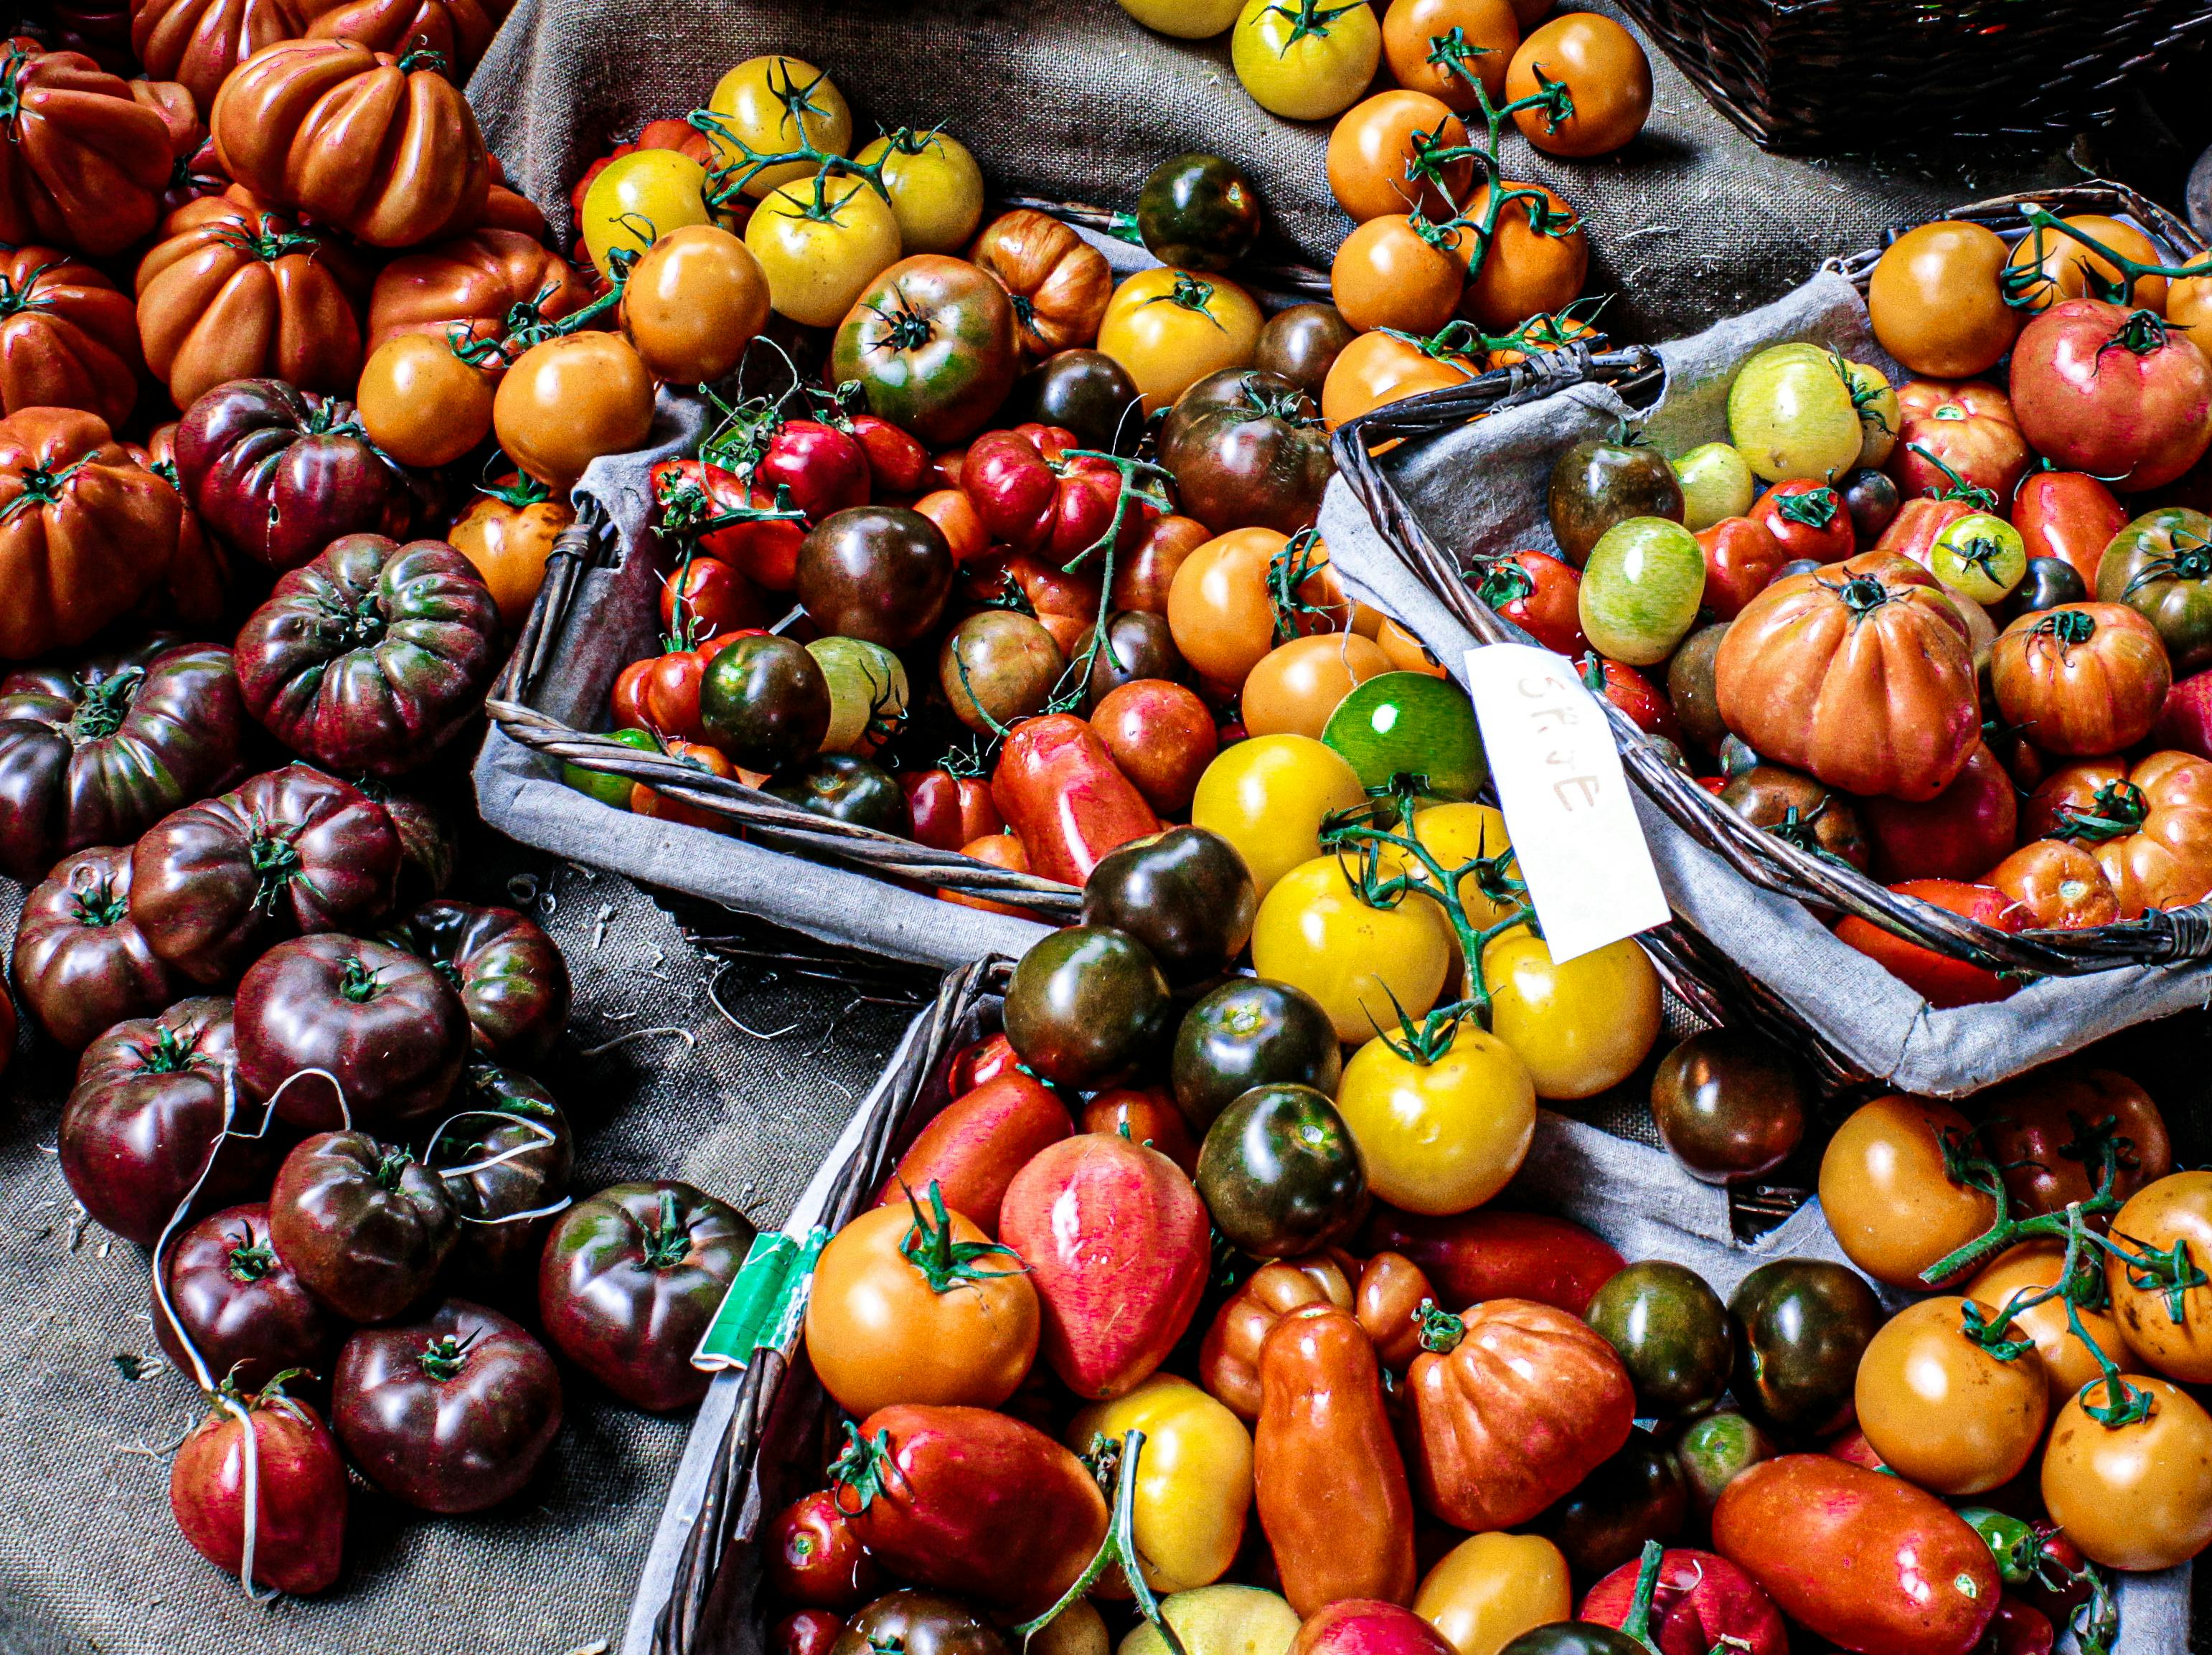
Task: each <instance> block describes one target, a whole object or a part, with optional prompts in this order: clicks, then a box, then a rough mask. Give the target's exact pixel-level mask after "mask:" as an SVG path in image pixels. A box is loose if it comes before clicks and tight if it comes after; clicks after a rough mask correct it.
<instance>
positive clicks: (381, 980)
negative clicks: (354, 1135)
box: [238, 932, 469, 1131]
mask: <svg viewBox="0 0 2212 1655" xmlns="http://www.w3.org/2000/svg"><path fill="white" fill-rule="evenodd" d="M468 1052H469V1019H468V1014H467V1013H466V1012H465V1011H464V1010H463V1009H461V997H460V996H459V994H458V993H457V992H455V991H454V989H453V985H452V984H451V983H450V982H448V981H447V979H445V978H444V977H443V976H442V975H441V974H440V973H439V972H438V970H437V969H436V967H433V966H432V965H430V964H429V963H428V961H424V960H422V959H420V958H418V957H417V956H416V955H412V954H408V953H405V952H403V951H402V950H400V949H395V948H391V947H388V946H386V944H384V943H371V942H367V941H364V940H363V939H362V938H360V937H341V936H339V935H338V934H337V933H336V932H325V933H323V934H321V935H319V936H315V937H295V938H294V939H293V940H292V941H290V942H289V943H278V944H277V945H276V947H275V948H273V949H270V950H269V952H268V953H266V954H264V955H262V956H261V958H260V959H259V960H258V961H255V962H254V965H253V968H252V970H251V971H249V972H247V973H246V977H245V979H244V980H243V981H241V982H240V984H239V985H238V1069H239V1074H240V1076H241V1077H243V1078H244V1080H245V1081H246V1083H247V1085H249V1086H251V1087H252V1088H253V1090H254V1092H255V1093H256V1094H258V1095H259V1096H261V1097H264V1098H267V1099H270V1100H271V1101H273V1102H274V1104H275V1105H276V1112H277V1114H278V1115H279V1116H281V1117H282V1118H284V1119H286V1120H288V1121H290V1122H291V1123H292V1124H293V1125H295V1126H300V1127H304V1128H306V1129H307V1130H309V1131H330V1130H331V1129H333V1128H336V1127H339V1126H356V1125H357V1126H359V1127H361V1128H362V1130H364V1131H386V1130H389V1129H391V1128H394V1127H404V1126H412V1125H416V1123H418V1122H422V1121H424V1120H427V1119H428V1118H430V1117H432V1116H434V1115H436V1114H438V1113H439V1112H441V1111H442V1110H443V1109H444V1108H445V1107H446V1105H447V1100H449V1099H450V1098H452V1096H453V1087H454V1084H455V1083H456V1082H458V1081H459V1079H460V1077H461V1064H462V1063H463V1061H464V1060H465V1058H467V1057H468Z"/></svg>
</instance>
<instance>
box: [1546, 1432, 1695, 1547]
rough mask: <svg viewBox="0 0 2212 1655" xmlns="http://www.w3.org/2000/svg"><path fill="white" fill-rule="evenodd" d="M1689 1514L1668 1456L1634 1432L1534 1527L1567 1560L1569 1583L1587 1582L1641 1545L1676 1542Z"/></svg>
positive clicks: (1645, 1434) (1661, 1447)
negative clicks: (1549, 1539) (1570, 1571)
mask: <svg viewBox="0 0 2212 1655" xmlns="http://www.w3.org/2000/svg"><path fill="white" fill-rule="evenodd" d="M1689 1509H1690V1501H1689V1495H1688V1494H1687V1493H1686V1491H1685V1490H1684V1488H1683V1487H1682V1474H1681V1472H1680V1471H1679V1470H1676V1469H1675V1466H1674V1456H1673V1455H1671V1454H1669V1453H1668V1452H1667V1450H1666V1447H1665V1446H1664V1445H1663V1444H1662V1443H1661V1442H1660V1440H1659V1439H1658V1438H1656V1437H1655V1436H1653V1435H1652V1434H1650V1432H1649V1431H1646V1430H1644V1428H1642V1427H1640V1426H1639V1427H1638V1428H1636V1429H1635V1430H1633V1431H1632V1432H1630V1433H1629V1435H1628V1442H1627V1444H1626V1446H1624V1447H1623V1448H1622V1449H1621V1451H1620V1452H1619V1453H1617V1454H1615V1455H1614V1456H1613V1458H1611V1459H1609V1460H1607V1461H1606V1462H1605V1464H1602V1465H1601V1466H1599V1467H1598V1468H1597V1470H1595V1471H1592V1472H1591V1473H1590V1474H1589V1476H1586V1477H1584V1478H1583V1480H1582V1482H1581V1483H1580V1484H1579V1485H1578V1486H1577V1488H1575V1490H1574V1492H1573V1493H1571V1494H1568V1495H1567V1496H1566V1498H1565V1499H1564V1500H1559V1502H1558V1503H1557V1504H1555V1505H1554V1506H1552V1508H1551V1509H1550V1510H1549V1511H1547V1512H1546V1513H1544V1514H1543V1515H1542V1516H1541V1517H1540V1518H1538V1519H1536V1523H1535V1526H1536V1528H1537V1529H1538V1530H1539V1531H1541V1532H1542V1533H1544V1534H1546V1535H1547V1536H1549V1537H1550V1538H1551V1539H1552V1541H1553V1543H1554V1544H1555V1545H1557V1546H1558V1547H1559V1549H1560V1550H1561V1551H1563V1552H1565V1554H1566V1555H1567V1567H1569V1568H1570V1569H1571V1570H1572V1571H1573V1573H1574V1576H1575V1578H1576V1579H1577V1580H1583V1581H1589V1580H1594V1579H1597V1578H1598V1577H1599V1576H1600V1575H1603V1574H1610V1573H1612V1572H1613V1570H1615V1569H1617V1568H1619V1567H1620V1566H1621V1565H1622V1564H1623V1563H1628V1562H1632V1561H1635V1559H1636V1558H1637V1556H1638V1554H1640V1553H1641V1552H1642V1551H1643V1549H1644V1542H1645V1541H1647V1540H1656V1541H1658V1542H1659V1543H1661V1544H1662V1545H1665V1544H1668V1543H1670V1542H1672V1541H1674V1540H1675V1539H1677V1538H1679V1537H1680V1535H1681V1532H1682V1527H1683V1525H1684V1524H1685V1523H1686V1521H1687V1520H1688V1518H1689Z"/></svg>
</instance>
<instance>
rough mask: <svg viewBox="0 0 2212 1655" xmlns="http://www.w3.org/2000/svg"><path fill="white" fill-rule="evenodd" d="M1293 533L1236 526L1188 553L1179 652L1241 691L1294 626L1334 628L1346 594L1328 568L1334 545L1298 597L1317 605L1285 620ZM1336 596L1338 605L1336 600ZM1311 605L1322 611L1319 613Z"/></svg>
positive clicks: (1174, 599)
mask: <svg viewBox="0 0 2212 1655" xmlns="http://www.w3.org/2000/svg"><path fill="white" fill-rule="evenodd" d="M1289 545H1290V537H1288V536H1287V535H1284V534H1281V533H1279V532H1278V531H1277V530H1273V529H1234V530H1231V531H1230V532H1229V533H1227V534H1225V535H1218V536H1216V537H1214V538H1213V539H1212V540H1209V541H1207V542H1206V543H1205V544H1203V545H1201V546H1200V547H1199V548H1198V549H1196V550H1195V551H1194V552H1192V553H1191V554H1190V555H1189V556H1188V557H1187V558H1185V559H1184V560H1183V561H1182V563H1181V565H1180V566H1178V567H1177V568H1176V573H1175V580H1174V583H1173V584H1172V585H1170V586H1169V588H1168V608H1167V614H1168V630H1169V633H1170V635H1171V636H1172V637H1173V638H1174V640H1175V646H1176V650H1177V651H1178V652H1180V653H1181V654H1182V658H1183V659H1184V660H1185V661H1187V662H1188V663H1189V664H1190V665H1191V667H1192V669H1193V670H1195V671H1196V672H1197V673H1198V674H1199V675H1200V676H1201V677H1204V678H1206V679H1207V680H1209V681H1211V682H1214V683H1217V684H1220V685H1222V686H1223V687H1225V688H1228V689H1232V690H1233V689H1237V688H1240V687H1242V685H1243V682H1244V681H1245V679H1246V678H1247V677H1248V676H1250V674H1251V671H1252V670H1253V669H1254V668H1255V667H1256V666H1258V665H1259V664H1260V662H1261V659H1262V658H1265V657H1266V656H1267V653H1268V652H1270V651H1272V650H1273V648H1274V647H1275V646H1276V643H1277V641H1278V635H1279V633H1281V634H1282V635H1283V636H1284V637H1285V638H1287V636H1288V635H1289V634H1288V633H1287V632H1284V631H1283V627H1284V626H1285V624H1287V625H1288V626H1289V627H1291V629H1293V630H1294V631H1296V632H1297V633H1305V634H1315V633H1321V632H1326V631H1329V630H1332V629H1333V628H1334V625H1335V624H1336V623H1337V622H1338V621H1340V619H1341V618H1342V616H1341V615H1340V613H1336V612H1335V611H1338V610H1339V609H1340V601H1341V600H1340V593H1339V591H1338V589H1336V588H1335V587H1334V581H1333V579H1332V578H1331V577H1330V576H1329V575H1328V565H1327V561H1326V549H1323V548H1316V549H1315V550H1314V551H1313V552H1311V553H1310V555H1308V557H1307V558H1306V560H1305V561H1306V562H1307V564H1308V573H1307V575H1306V577H1305V579H1304V580H1302V581H1300V582H1299V585H1298V591H1297V594H1296V596H1297V602H1298V603H1300V604H1304V605H1308V606H1310V609H1294V610H1293V611H1292V612H1291V614H1290V615H1288V616H1287V617H1279V616H1278V615H1277V613H1276V609H1275V591H1274V584H1275V581H1276V579H1278V577H1279V578H1280V579H1282V580H1284V581H1287V580H1288V579H1289V578H1290V575H1291V573H1292V572H1293V570H1292V563H1293V560H1294V557H1295V554H1293V553H1291V551H1289V550H1287V548H1288V547H1289ZM1332 597H1337V598H1338V602H1336V603H1332V602H1331V599H1332ZM1310 610H1320V611H1322V613H1319V614H1316V613H1312V612H1310Z"/></svg>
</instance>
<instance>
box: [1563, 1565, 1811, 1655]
mask: <svg viewBox="0 0 2212 1655" xmlns="http://www.w3.org/2000/svg"><path fill="white" fill-rule="evenodd" d="M1637 1572H1638V1566H1637V1564H1635V1563H1632V1562H1631V1563H1623V1564H1622V1565H1621V1566H1620V1567H1619V1568H1617V1569H1615V1570H1614V1571H1613V1573H1610V1574H1608V1575H1607V1576H1606V1577H1605V1579H1602V1580H1601V1581H1599V1582H1598V1583H1597V1584H1596V1585H1595V1586H1592V1587H1591V1588H1590V1590H1589V1596H1587V1597H1584V1598H1583V1604H1582V1609H1581V1610H1580V1611H1579V1613H1580V1615H1581V1617H1582V1618H1583V1620H1585V1621H1595V1622H1598V1623H1599V1624H1600V1625H1601V1626H1609V1627H1617V1626H1624V1625H1626V1623H1627V1621H1628V1611H1629V1604H1630V1602H1631V1600H1632V1598H1634V1597H1635V1596H1636V1577H1637ZM1650 1638H1651V1641H1652V1642H1653V1643H1655V1644H1656V1645H1658V1646H1659V1655H1710V1652H1711V1650H1712V1648H1713V1646H1715V1645H1717V1644H1723V1640H1729V1639H1734V1640H1736V1642H1737V1643H1740V1644H1741V1646H1742V1648H1743V1650H1744V1651H1745V1652H1746V1655H1789V1649H1790V1632H1789V1628H1788V1627H1787V1626H1786V1625H1785V1624H1784V1622H1783V1619H1782V1613H1781V1611H1780V1610H1778V1609H1776V1608H1775V1607H1774V1602H1773V1600H1772V1599H1771V1598H1770V1597H1767V1595H1766V1594H1765V1592H1763V1591H1760V1590H1759V1587H1758V1586H1757V1585H1755V1584H1754V1583H1753V1580H1752V1579H1751V1577H1750V1576H1749V1575H1747V1574H1746V1573H1744V1572H1743V1571H1742V1570H1741V1569H1740V1568H1738V1567H1736V1566H1735V1564H1733V1563H1731V1562H1729V1561H1728V1559H1727V1558H1725V1557H1722V1556H1720V1555H1717V1554H1716V1553H1713V1552H1708V1551H1693V1550H1691V1549H1688V1548H1681V1549H1676V1548H1674V1547H1669V1548H1668V1549H1667V1551H1666V1552H1665V1553H1664V1555H1662V1556H1661V1558H1660V1560H1659V1583H1658V1585H1657V1586H1656V1588H1655V1590H1654V1591H1653V1592H1652V1595H1651V1621H1650ZM1727 1647H1730V1648H1733V1647H1735V1645H1727Z"/></svg>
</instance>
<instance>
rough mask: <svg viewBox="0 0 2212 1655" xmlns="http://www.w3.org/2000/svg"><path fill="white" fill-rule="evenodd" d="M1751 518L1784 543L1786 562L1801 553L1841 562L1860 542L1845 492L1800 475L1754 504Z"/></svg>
mask: <svg viewBox="0 0 2212 1655" xmlns="http://www.w3.org/2000/svg"><path fill="white" fill-rule="evenodd" d="M1751 520H1752V521H1753V522H1754V523H1760V524H1765V526H1766V531H1767V532H1768V533H1769V534H1771V535H1772V536H1773V537H1774V538H1775V540H1776V542H1777V543H1778V544H1779V545H1780V546H1781V548H1782V561H1784V562H1785V563H1790V562H1795V561H1796V560H1797V559H1799V558H1801V557H1809V558H1811V559H1812V560H1813V561H1814V562H1815V563H1840V562H1842V561H1844V559H1845V558H1847V557H1849V556H1850V555H1851V553H1852V551H1853V550H1854V549H1856V547H1857V536H1856V534H1854V532H1853V531H1852V528H1851V514H1850V512H1847V511H1845V510H1844V501H1843V496H1842V495H1840V494H1838V493H1837V492H1836V491H1835V490H1834V489H1833V488H1830V487H1829V486H1828V485H1827V484H1826V483H1825V482H1807V481H1805V480H1804V479H1802V478H1799V479H1797V480H1795V481H1793V482H1778V483H1777V484H1775V485H1774V487H1773V488H1770V489H1768V490H1767V491H1766V492H1765V494H1761V495H1760V496H1759V500H1758V501H1757V502H1756V503H1755V504H1754V505H1753V506H1752V508H1751ZM1738 607H1739V608H1740V607H1741V605H1739V606H1738Z"/></svg>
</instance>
